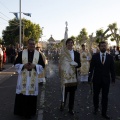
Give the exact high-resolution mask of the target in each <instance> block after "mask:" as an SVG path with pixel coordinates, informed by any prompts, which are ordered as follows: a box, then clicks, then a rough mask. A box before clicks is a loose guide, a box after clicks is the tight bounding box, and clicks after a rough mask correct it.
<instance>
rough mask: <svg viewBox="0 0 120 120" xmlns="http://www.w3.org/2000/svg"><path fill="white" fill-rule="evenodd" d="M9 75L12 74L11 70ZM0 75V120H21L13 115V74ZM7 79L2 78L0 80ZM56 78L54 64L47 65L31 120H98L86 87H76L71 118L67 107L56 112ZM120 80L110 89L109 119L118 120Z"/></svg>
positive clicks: (99, 119) (57, 106)
mask: <svg viewBox="0 0 120 120" xmlns="http://www.w3.org/2000/svg"><path fill="white" fill-rule="evenodd" d="M9 72H15V71H14V68H11V69H9V71H8V73H9ZM8 73H7V74H6V75H5V74H4V75H3V74H2V72H1V73H0V81H1V80H2V82H1V83H0V95H1V97H0V120H23V118H21V117H19V116H14V115H13V107H14V99H15V87H16V80H17V75H12V76H11V75H10V74H8ZM1 76H2V77H3V79H4V77H6V76H9V77H8V78H6V79H4V80H3V79H1V78H2V77H1ZM60 91H61V90H60V79H59V74H58V65H57V63H53V61H50V62H49V65H48V67H47V83H46V85H43V86H40V87H39V93H40V94H39V97H38V114H37V115H36V117H34V118H33V119H31V120H102V118H101V115H100V113H99V114H98V115H96V116H94V115H93V114H92V111H93V105H92V94H91V93H90V86H89V85H88V84H82V83H81V84H79V85H78V89H77V91H76V97H75V107H74V110H75V115H74V116H72V115H69V114H68V112H67V111H68V110H67V106H66V108H65V110H64V111H63V112H61V111H59V105H60V100H61V92H60ZM119 101H120V80H116V84H115V86H112V85H111V87H110V94H109V105H108V108H109V109H108V114H109V115H110V116H111V117H112V120H120V119H119V118H120V103H119Z"/></svg>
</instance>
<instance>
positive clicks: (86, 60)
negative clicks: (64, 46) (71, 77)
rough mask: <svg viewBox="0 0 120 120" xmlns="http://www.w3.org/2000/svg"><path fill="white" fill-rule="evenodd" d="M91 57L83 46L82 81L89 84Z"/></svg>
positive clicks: (81, 57) (81, 55) (81, 52)
mask: <svg viewBox="0 0 120 120" xmlns="http://www.w3.org/2000/svg"><path fill="white" fill-rule="evenodd" d="M90 59H91V55H90V53H89V51H88V50H87V49H85V45H84V44H82V49H81V50H80V60H81V68H80V74H81V76H80V81H81V82H87V81H88V72H89V66H90V63H89V62H90Z"/></svg>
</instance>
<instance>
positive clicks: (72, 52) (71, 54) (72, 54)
mask: <svg viewBox="0 0 120 120" xmlns="http://www.w3.org/2000/svg"><path fill="white" fill-rule="evenodd" d="M69 52H70V56H71V58H72V60H73V61H74V51H73V50H69Z"/></svg>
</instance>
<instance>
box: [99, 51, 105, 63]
mask: <svg viewBox="0 0 120 120" xmlns="http://www.w3.org/2000/svg"><path fill="white" fill-rule="evenodd" d="M103 54H104V63H105V60H106V52H104V53H102V52H100V60H101V62H102V56H103Z"/></svg>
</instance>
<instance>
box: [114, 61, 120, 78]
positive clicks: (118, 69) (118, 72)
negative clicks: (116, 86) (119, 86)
mask: <svg viewBox="0 0 120 120" xmlns="http://www.w3.org/2000/svg"><path fill="white" fill-rule="evenodd" d="M115 73H116V76H120V61H115Z"/></svg>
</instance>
